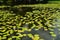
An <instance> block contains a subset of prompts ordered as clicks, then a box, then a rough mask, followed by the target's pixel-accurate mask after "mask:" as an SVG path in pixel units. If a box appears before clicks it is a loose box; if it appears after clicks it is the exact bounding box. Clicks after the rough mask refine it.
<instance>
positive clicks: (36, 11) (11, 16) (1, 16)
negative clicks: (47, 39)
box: [0, 7, 60, 40]
mask: <svg viewBox="0 0 60 40" xmlns="http://www.w3.org/2000/svg"><path fill="white" fill-rule="evenodd" d="M12 8H13V7H12ZM14 8H15V7H14ZM19 8H20V7H18V8H17V9H18V10H19ZM2 9H3V10H0V35H1V36H0V38H1V39H0V40H2V39H3V40H7V38H8V40H12V39H13V38H16V40H19V39H20V40H21V38H22V37H23V36H28V37H30V38H32V39H33V40H39V39H41V38H40V37H39V35H38V34H34V35H32V34H21V33H24V32H25V31H27V32H31V31H32V29H34V30H36V31H37V30H40V29H41V28H43V29H44V31H54V30H53V29H54V28H55V27H54V26H53V25H54V24H53V20H54V19H56V18H59V17H60V16H59V13H60V10H59V8H50V7H32V11H31V10H30V11H29V12H28V11H26V12H24V11H25V10H24V11H23V8H22V9H21V10H19V11H16V13H14V11H11V10H4V8H2ZM17 9H15V10H17ZM57 9H58V10H57ZM21 11H22V12H21ZM23 12H24V13H25V15H24V16H23V15H21V13H22V14H23ZM17 13H18V14H17ZM57 15H58V16H57ZM25 25H27V26H25ZM50 34H51V35H52V36H53V37H55V36H56V35H55V33H54V32H50ZM16 35H17V36H16ZM41 40H42V39H41Z"/></svg>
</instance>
